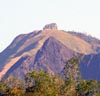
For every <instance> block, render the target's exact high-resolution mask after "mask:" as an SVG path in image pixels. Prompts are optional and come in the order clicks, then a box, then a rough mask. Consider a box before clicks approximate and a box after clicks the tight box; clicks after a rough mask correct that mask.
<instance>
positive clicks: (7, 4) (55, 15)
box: [0, 0, 100, 51]
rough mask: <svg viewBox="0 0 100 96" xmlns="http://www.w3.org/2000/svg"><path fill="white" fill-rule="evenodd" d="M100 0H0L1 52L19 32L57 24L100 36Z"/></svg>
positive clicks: (60, 27)
mask: <svg viewBox="0 0 100 96" xmlns="http://www.w3.org/2000/svg"><path fill="white" fill-rule="evenodd" d="M99 4H100V0H0V33H1V34H0V51H2V50H4V49H5V48H6V47H7V46H8V45H9V44H10V43H11V42H12V40H13V39H14V38H15V37H16V36H17V35H18V34H22V33H28V32H32V31H33V30H40V29H42V28H43V26H44V25H45V24H48V23H52V22H54V23H57V25H58V28H59V29H63V30H66V31H67V30H70V31H71V30H74V31H80V32H83V33H87V34H91V35H92V36H95V37H97V38H99V39H100V37H99V36H100V11H99V10H100V5H99Z"/></svg>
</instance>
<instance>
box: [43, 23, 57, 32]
mask: <svg viewBox="0 0 100 96" xmlns="http://www.w3.org/2000/svg"><path fill="white" fill-rule="evenodd" d="M46 29H56V30H57V29H58V28H57V24H56V23H51V24H47V25H45V26H44V28H43V30H46Z"/></svg>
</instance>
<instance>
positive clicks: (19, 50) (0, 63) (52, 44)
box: [0, 23, 99, 78]
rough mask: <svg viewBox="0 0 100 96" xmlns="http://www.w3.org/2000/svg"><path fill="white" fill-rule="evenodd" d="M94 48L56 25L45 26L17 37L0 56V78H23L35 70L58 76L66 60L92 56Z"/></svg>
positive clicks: (94, 51)
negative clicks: (79, 56) (82, 55)
mask: <svg viewBox="0 0 100 96" xmlns="http://www.w3.org/2000/svg"><path fill="white" fill-rule="evenodd" d="M98 46H99V44H98ZM94 47H96V46H95V44H94V45H92V44H91V43H89V42H88V41H86V40H84V39H83V38H80V37H78V36H76V35H72V34H70V33H69V32H65V31H62V30H58V27H57V24H56V23H51V24H47V25H45V26H44V27H43V30H36V31H34V32H31V33H28V34H21V35H19V36H17V37H16V38H15V39H14V40H13V42H12V43H11V44H10V45H9V46H8V47H7V48H6V49H5V50H4V51H3V52H1V53H0V78H2V77H3V76H5V77H7V76H8V75H10V74H12V75H13V76H16V77H19V78H23V77H24V75H25V74H26V73H27V72H29V71H31V70H39V69H43V70H46V71H49V72H50V73H60V71H61V70H62V69H63V67H64V65H65V62H66V61H67V60H68V59H70V58H72V57H74V56H77V55H79V54H84V55H88V54H93V53H96V50H95V49H94Z"/></svg>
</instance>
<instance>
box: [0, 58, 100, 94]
mask: <svg viewBox="0 0 100 96" xmlns="http://www.w3.org/2000/svg"><path fill="white" fill-rule="evenodd" d="M78 60H79V59H78V58H72V59H70V60H68V61H67V63H66V66H65V68H64V76H63V77H60V76H59V75H57V74H49V73H48V72H46V71H43V70H39V71H32V72H29V73H27V74H26V76H25V78H24V80H20V79H18V78H14V77H13V76H9V77H8V78H7V79H6V80H5V79H4V80H2V81H1V82H0V96H100V83H99V82H98V81H95V80H82V78H81V77H80V75H79V70H78V64H77V63H78ZM66 73H67V74H66ZM74 73H75V74H77V75H76V76H73V75H74Z"/></svg>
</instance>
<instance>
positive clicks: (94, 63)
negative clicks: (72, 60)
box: [80, 54, 100, 81]
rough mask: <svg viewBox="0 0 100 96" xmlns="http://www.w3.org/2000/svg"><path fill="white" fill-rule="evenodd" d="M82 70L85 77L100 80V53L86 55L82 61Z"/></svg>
mask: <svg viewBox="0 0 100 96" xmlns="http://www.w3.org/2000/svg"><path fill="white" fill-rule="evenodd" d="M80 72H81V74H82V77H83V78H84V79H87V80H99V81H100V54H91V55H86V56H84V57H83V58H82V60H81V61H80Z"/></svg>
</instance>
